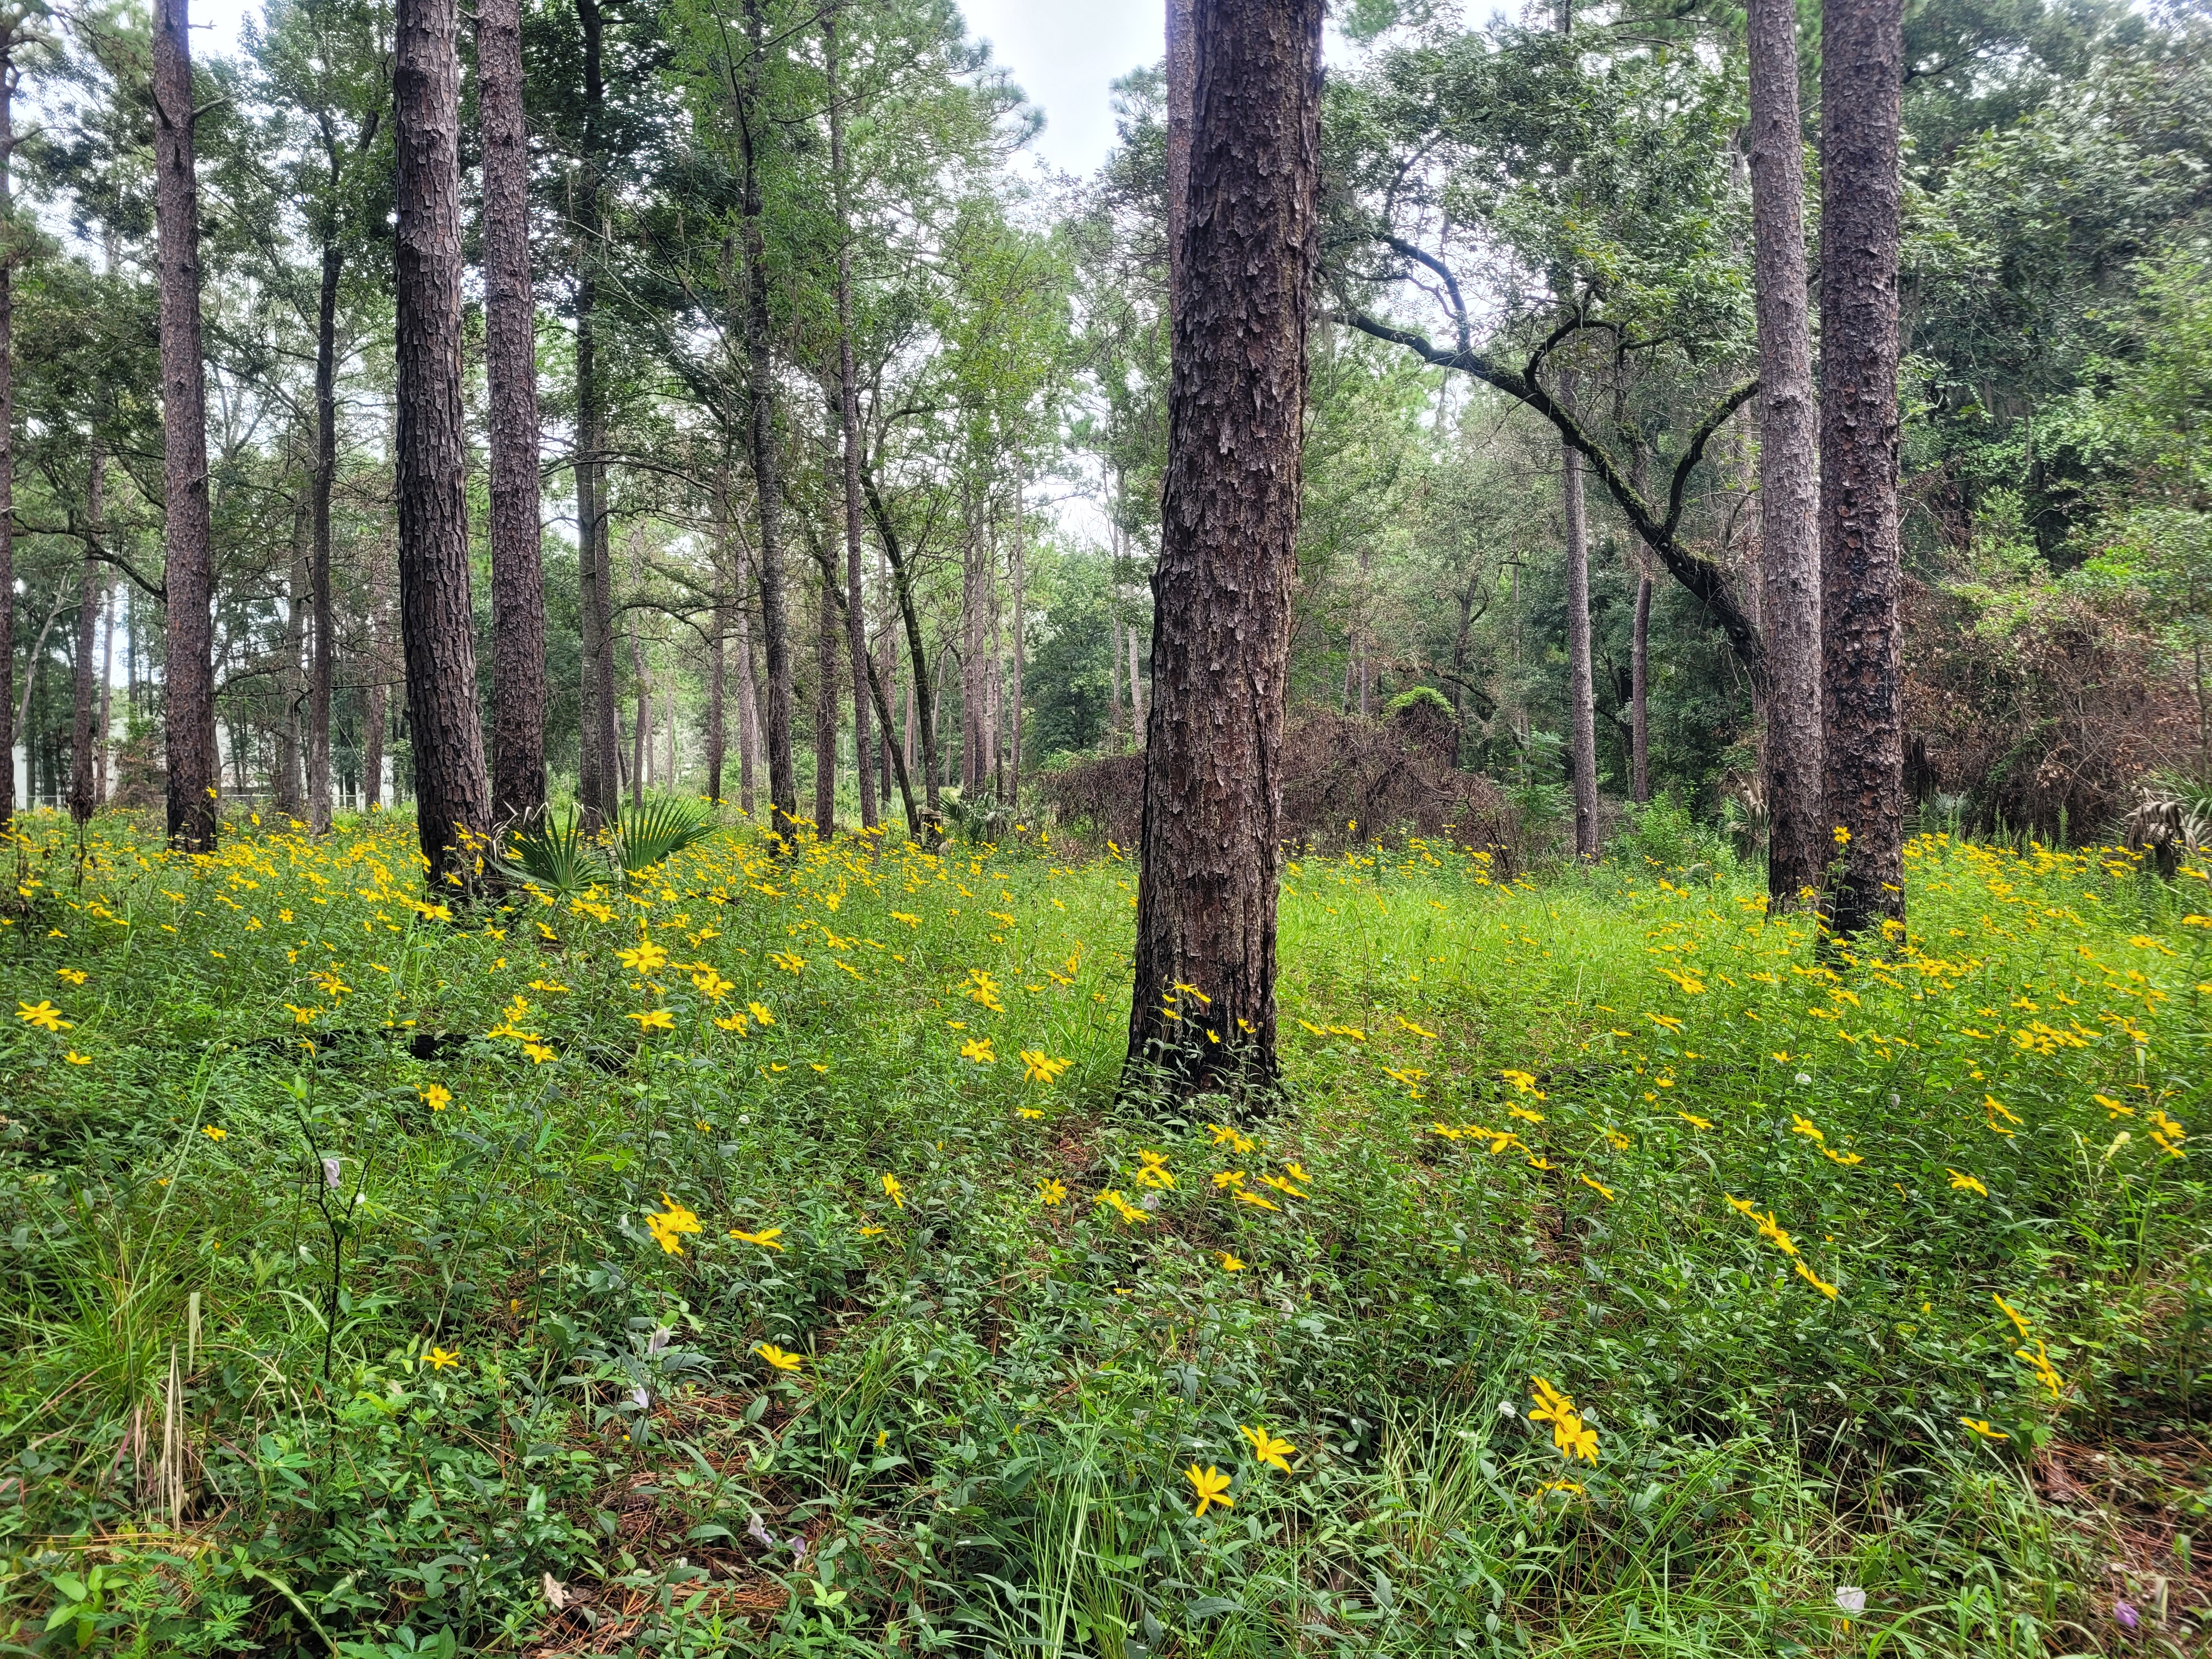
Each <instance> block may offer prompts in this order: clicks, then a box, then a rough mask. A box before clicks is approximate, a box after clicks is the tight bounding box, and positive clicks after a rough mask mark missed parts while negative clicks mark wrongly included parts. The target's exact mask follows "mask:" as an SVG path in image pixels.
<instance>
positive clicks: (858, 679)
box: [822, 10, 879, 829]
mask: <svg viewBox="0 0 2212 1659" xmlns="http://www.w3.org/2000/svg"><path fill="white" fill-rule="evenodd" d="M822 51H823V63H824V64H825V65H826V87H827V96H828V101H829V179H830V188H831V191H832V192H833V194H834V204H835V206H836V214H837V422H838V427H839V435H840V436H841V438H842V441H843V445H844V452H843V454H842V458H841V459H842V461H843V463H844V465H843V467H842V475H843V476H842V478H841V479H840V482H841V483H842V484H843V485H844V489H845V644H846V649H847V651H848V653H849V654H850V655H851V657H852V659H853V760H854V767H855V769H856V770H857V772H858V775H859V779H860V827H861V828H862V829H874V828H875V827H876V825H877V823H878V821H879V820H878V814H877V811H876V779H875V773H874V770H873V769H872V768H871V767H870V766H869V764H868V757H869V756H870V754H871V753H872V748H871V745H872V743H873V740H874V739H873V737H872V733H871V732H870V729H869V726H870V721H869V719H868V611H867V605H866V596H865V593H864V592H863V589H862V586H861V580H860V516H861V513H862V511H863V509H862V507H861V504H860V376H859V371H858V368H857V367H856V365H855V364H854V361H853V226H852V219H851V204H850V201H849V199H848V197H849V189H850V186H849V183H848V179H846V176H845V106H844V105H843V104H842V102H841V101H839V99H838V96H837V14H836V12H835V11H834V10H831V11H826V12H824V13H823V18H822Z"/></svg>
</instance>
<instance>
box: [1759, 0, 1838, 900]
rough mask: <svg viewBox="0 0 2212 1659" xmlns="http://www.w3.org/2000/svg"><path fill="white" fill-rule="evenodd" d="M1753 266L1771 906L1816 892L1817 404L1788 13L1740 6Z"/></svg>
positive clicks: (1823, 816) (1771, 3) (1778, 0)
mask: <svg viewBox="0 0 2212 1659" xmlns="http://www.w3.org/2000/svg"><path fill="white" fill-rule="evenodd" d="M1749 26H1750V34H1751V229H1752V264H1753V275H1754V277H1755V285H1754V287H1755V298H1756V305H1757V312H1758V317H1759V550H1760V551H1759V587H1760V592H1759V611H1760V619H1761V621H1762V622H1763V623H1765V633H1766V652H1765V676H1764V678H1765V684H1764V688H1763V690H1764V694H1765V695H1764V702H1765V714H1766V756H1765V760H1766V776H1765V795H1766V803H1767V814H1768V817H1767V826H1768V827H1767V855H1766V859H1767V861H1766V888H1767V895H1768V897H1769V898H1770V900H1771V902H1772V905H1773V908H1776V909H1778V910H1787V909H1790V908H1794V907H1795V906H1796V904H1797V903H1798V902H1799V898H1800V896H1801V895H1802V894H1803V893H1804V892H1806V891H1807V890H1810V889H1816V888H1818V887H1819V886H1820V878H1821V872H1822V869H1823V866H1825V865H1826V862H1827V848H1828V824H1827V812H1826V805H1825V803H1824V799H1823V796H1824V793H1825V785H1824V782H1823V779H1822V772H1821V758H1820V754H1821V731H1820V725H1821V712H1820V653H1821V644H1820V457H1819V454H1818V452H1817V443H1816V436H1817V423H1818V421H1819V418H1820V415H1819V409H1818V405H1817V404H1815V402H1814V396H1813V345H1812V333H1811V325H1810V322H1809V320H1808V316H1807V307H1808V301H1807V295H1806V275H1805V223H1804V203H1805V159H1804V138H1803V126H1802V123H1801V121H1800V119H1799V117H1798V111H1797V9H1796V6H1795V5H1794V4H1792V3H1790V0H1751V9H1750V14H1749Z"/></svg>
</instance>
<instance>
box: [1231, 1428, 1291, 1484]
mask: <svg viewBox="0 0 2212 1659" xmlns="http://www.w3.org/2000/svg"><path fill="white" fill-rule="evenodd" d="M1237 1433H1239V1434H1241V1435H1243V1437H1244V1438H1245V1439H1247V1440H1248V1441H1249V1442H1250V1443H1251V1445H1252V1455H1253V1456H1254V1457H1255V1458H1256V1459H1257V1460H1258V1461H1259V1462H1262V1463H1271V1464H1273V1466H1274V1467H1275V1468H1279V1469H1280V1470H1281V1471H1282V1472H1283V1473H1284V1474H1290V1473H1291V1465H1290V1454H1291V1453H1292V1452H1294V1451H1296V1450H1297V1447H1296V1446H1294V1445H1292V1444H1291V1443H1290V1442H1289V1441H1287V1440H1278V1439H1277V1438H1276V1437H1274V1436H1273V1435H1272V1434H1270V1433H1268V1432H1267V1430H1266V1429H1265V1428H1246V1427H1244V1426H1243V1425H1238V1427H1237Z"/></svg>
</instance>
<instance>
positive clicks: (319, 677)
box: [307, 156, 345, 836]
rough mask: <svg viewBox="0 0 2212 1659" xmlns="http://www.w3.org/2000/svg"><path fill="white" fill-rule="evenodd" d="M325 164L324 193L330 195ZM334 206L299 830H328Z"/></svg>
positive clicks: (319, 358) (318, 325)
mask: <svg viewBox="0 0 2212 1659" xmlns="http://www.w3.org/2000/svg"><path fill="white" fill-rule="evenodd" d="M338 183H339V177H338V164H337V159H336V157H335V156H333V157H332V159H331V178H330V191H331V196H332V197H333V198H335V197H336V196H337V190H338ZM336 216H337V209H336V208H335V207H333V208H332V209H331V222H329V223H326V224H325V226H324V228H323V257H322V283H321V286H320V289H319V292H318V294H317V295H316V299H315V474H314V477H313V481H312V482H311V483H310V484H309V486H308V490H309V493H308V497H307V513H308V520H309V525H308V543H309V552H308V567H309V570H308V586H310V588H311V589H312V590H313V599H312V601H311V605H310V609H311V611H312V613H313V614H312V617H311V619H310V624H309V628H308V638H307V829H308V830H309V831H310V833H312V834H314V835H318V836H327V835H328V834H330V832H331V689H332V687H333V686H334V685H335V684H336V683H337V678H336V677H337V638H336V635H335V632H334V630H335V629H336V626H337V618H336V617H335V615H334V613H333V611H332V606H331V490H332V489H334V488H335V487H336V486H337V471H338V426H337V414H338V398H337V362H338V347H337V338H338V276H339V274H340V272H341V271H342V270H343V267H344V264H345V254H344V251H343V249H342V248H341V247H340V246H339V244H338V240H337V223H336Z"/></svg>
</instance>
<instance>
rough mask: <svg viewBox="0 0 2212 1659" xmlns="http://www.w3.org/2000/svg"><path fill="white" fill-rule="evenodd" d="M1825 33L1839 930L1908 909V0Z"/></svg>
mask: <svg viewBox="0 0 2212 1659" xmlns="http://www.w3.org/2000/svg"><path fill="white" fill-rule="evenodd" d="M1821 36H1822V45H1821V52H1820V135H1821V155H1820V242H1821V246H1820V576H1821V584H1820V641H1821V653H1820V656H1821V672H1822V678H1823V680H1824V682H1825V685H1824V693H1823V698H1822V714H1823V717H1824V718H1823V725H1824V727H1825V731H1824V732H1823V753H1822V764H1823V769H1824V770H1825V773H1826V785H1827V789H1826V793H1827V803H1828V816H1829V817H1830V819H1831V820H1832V827H1833V829H1834V830H1835V831H1836V833H1835V835H1834V837H1833V842H1832V845H1833V846H1834V847H1835V849H1836V855H1838V856H1840V858H1841V860H1842V864H1843V871H1842V874H1841V878H1840V880H1839V881H1838V883H1837V884H1836V886H1835V889H1834V891H1833V893H1832V896H1831V899H1830V905H1831V908H1830V912H1829V926H1830V927H1831V929H1832V932H1834V933H1837V934H1838V935H1848V934H1850V933H1857V932H1858V931H1859V930H1860V929H1861V928H1863V927H1867V926H1869V924H1872V923H1875V922H1878V921H1884V920H1887V919H1889V918H1892V917H1901V916H1902V915H1904V914H1905V887H1904V884H1905V859H1904V848H1905V734H1904V725H1903V709H1902V707H1901V702H1900V681H1901V679H1902V674H1903V668H1902V663H1901V660H1900V658H1901V649H1900V640H1899V585H1900V575H1899V544H1898V537H1899V532H1898V507H1897V465H1898V457H1897V444H1898V414H1897V352H1898V338H1897V306H1898V289H1897V259H1898V228H1899V208H1900V203H1901V197H1902V194H1903V185H1902V179H1901V177H1900V173H1899V97H1900V94H1901V92H1902V89H1903V85H1904V52H1905V48H1904V7H1903V0H1825V3H1824V4H1823V6H1822V9H1821ZM1772 746H1773V745H1771V744H1770V747H1772ZM1846 837H1848V839H1845V838H1846Z"/></svg>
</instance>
